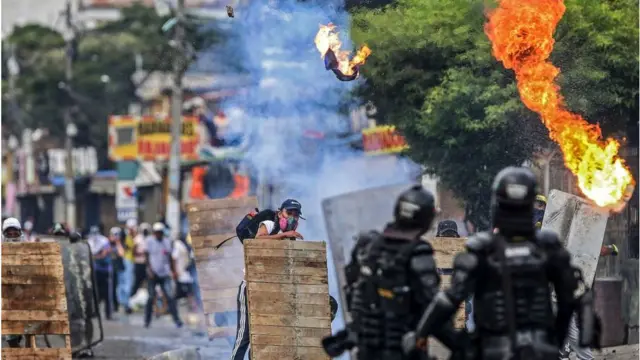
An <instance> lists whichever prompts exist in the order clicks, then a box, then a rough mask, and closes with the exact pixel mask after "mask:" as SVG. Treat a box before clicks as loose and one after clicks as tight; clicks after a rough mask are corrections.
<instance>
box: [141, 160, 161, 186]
mask: <svg viewBox="0 0 640 360" xmlns="http://www.w3.org/2000/svg"><path fill="white" fill-rule="evenodd" d="M161 183H162V176H161V175H160V173H159V172H158V170H157V169H156V165H155V163H154V162H152V161H143V162H140V164H139V167H138V175H137V176H136V179H135V184H136V186H138V187H144V186H154V185H158V184H161Z"/></svg>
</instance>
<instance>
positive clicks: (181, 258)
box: [171, 240, 193, 283]
mask: <svg viewBox="0 0 640 360" xmlns="http://www.w3.org/2000/svg"><path fill="white" fill-rule="evenodd" d="M171 257H173V260H174V261H175V266H176V272H177V273H178V279H177V280H178V282H179V283H192V282H193V278H192V277H191V274H190V273H189V271H188V270H187V267H188V266H189V263H190V262H191V261H190V260H191V259H190V258H189V249H187V247H186V246H185V245H184V243H183V242H182V241H180V240H174V241H173V251H172V252H171Z"/></svg>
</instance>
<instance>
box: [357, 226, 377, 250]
mask: <svg viewBox="0 0 640 360" xmlns="http://www.w3.org/2000/svg"><path fill="white" fill-rule="evenodd" d="M380 236H381V235H380V233H379V232H377V231H375V230H371V231H362V232H360V233H359V234H358V235H356V236H354V240H355V241H356V247H360V246H365V245H367V244H368V243H370V242H371V241H372V240H374V239H378V238H379V237H380Z"/></svg>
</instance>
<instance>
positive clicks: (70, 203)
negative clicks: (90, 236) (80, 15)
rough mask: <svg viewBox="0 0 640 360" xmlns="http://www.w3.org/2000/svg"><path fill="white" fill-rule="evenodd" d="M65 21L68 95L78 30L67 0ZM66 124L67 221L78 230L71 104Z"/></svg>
mask: <svg viewBox="0 0 640 360" xmlns="http://www.w3.org/2000/svg"><path fill="white" fill-rule="evenodd" d="M64 15H65V21H66V26H67V31H69V36H68V37H67V41H66V49H65V53H66V54H65V55H66V56H65V60H66V63H65V84H64V90H65V91H66V92H67V94H68V95H70V94H71V81H73V58H74V53H75V51H76V49H75V38H76V28H75V26H74V24H73V18H72V16H73V14H72V10H71V0H67V5H66V9H65V13H64ZM64 123H65V132H66V138H65V144H64V145H65V150H66V153H67V159H66V160H67V162H66V169H65V170H66V171H65V179H64V190H65V200H66V213H67V216H66V220H67V226H68V227H69V229H75V228H76V189H75V176H74V171H73V136H75V134H74V131H73V130H74V129H75V124H73V117H72V115H71V104H66V107H65V109H64Z"/></svg>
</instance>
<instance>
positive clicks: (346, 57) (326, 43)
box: [313, 23, 371, 76]
mask: <svg viewBox="0 0 640 360" xmlns="http://www.w3.org/2000/svg"><path fill="white" fill-rule="evenodd" d="M313 42H314V43H315V44H316V48H317V49H318V51H319V52H320V57H321V58H323V59H324V58H325V56H327V53H330V52H332V53H333V54H335V57H336V60H337V67H336V68H337V70H338V71H340V72H341V73H342V74H343V75H345V76H350V75H354V74H355V73H356V72H357V71H358V67H359V66H360V65H363V64H364V63H365V62H366V60H367V57H369V55H371V49H369V48H368V47H367V46H366V45H363V46H362V47H361V48H360V50H358V51H357V52H356V54H355V55H354V56H353V57H352V58H350V55H351V52H350V51H346V50H341V49H340V48H341V47H342V42H341V41H340V38H339V37H338V32H337V30H336V26H335V25H334V24H332V23H329V24H327V25H320V30H318V33H317V34H316V37H315V39H314V41H313ZM330 50H331V51H330Z"/></svg>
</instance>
